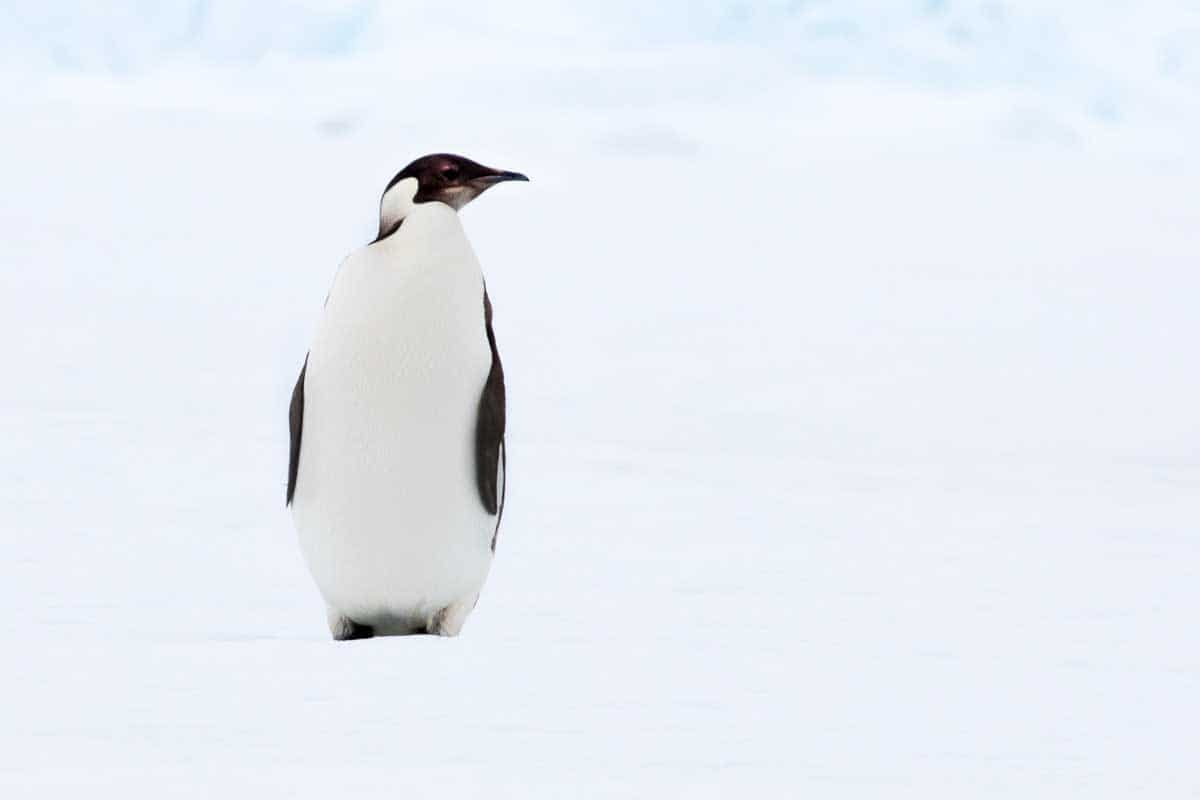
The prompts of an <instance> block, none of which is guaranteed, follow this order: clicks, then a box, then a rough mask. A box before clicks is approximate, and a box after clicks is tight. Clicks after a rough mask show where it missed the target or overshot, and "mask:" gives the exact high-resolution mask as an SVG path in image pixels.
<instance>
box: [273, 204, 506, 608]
mask: <svg viewBox="0 0 1200 800" xmlns="http://www.w3.org/2000/svg"><path fill="white" fill-rule="evenodd" d="M490 367H491V350H490V348H489V346H488V342H487V336H486V331H485V327H484V315H483V276H482V273H481V271H480V268H479V263H478V261H477V260H476V258H475V254H474V252H473V251H472V250H471V246H470V243H469V242H468V241H467V239H466V236H465V234H464V232H463V229H462V225H461V223H460V222H459V219H458V215H457V214H456V213H455V212H454V211H453V210H452V209H450V208H449V207H447V206H445V205H442V204H440V203H425V204H420V205H417V206H414V207H413V208H412V210H411V211H409V212H408V213H407V216H406V217H405V219H404V223H403V225H401V227H400V229H399V230H397V231H396V232H395V233H393V234H392V235H391V236H389V237H387V238H386V239H384V240H383V241H381V242H378V243H375V244H372V245H370V246H368V247H366V248H364V249H362V250H360V251H358V252H357V253H354V254H353V255H351V256H350V257H349V258H347V259H346V261H345V262H344V263H343V264H342V266H341V268H340V270H339V271H338V274H337V277H336V278H335V280H334V284H333V288H332V289H331V291H330V294H329V299H328V301H327V303H326V307H325V310H324V313H323V315H322V317H321V321H320V323H319V325H318V328H317V334H316V337H315V339H314V341H313V346H312V349H311V352H310V354H309V358H308V367H307V372H306V379H305V385H304V425H303V439H302V444H301V450H300V463H299V473H298V475H297V481H296V494H295V498H294V500H293V503H292V507H293V513H294V517H295V520H296V526H297V529H298V531H299V533H300V541H301V546H302V548H303V550H304V553H305V556H306V558H307V560H308V563H309V567H310V569H311V570H312V572H313V575H314V577H315V578H316V580H317V584H318V585H319V587H320V589H321V591H322V594H323V595H324V597H325V600H326V602H327V603H328V604H329V605H330V607H331V608H335V609H337V610H338V611H340V612H341V613H343V614H346V615H349V616H351V617H353V618H355V619H356V620H357V621H359V622H362V623H365V624H370V623H371V621H372V619H374V618H383V617H389V616H397V615H405V614H415V615H420V614H424V613H428V612H432V611H436V610H437V609H438V608H443V607H445V606H446V605H449V604H450V603H454V602H458V601H461V600H462V598H464V597H467V598H468V600H469V599H470V597H473V596H474V594H476V593H478V591H479V588H480V587H481V586H482V584H483V580H484V578H485V577H486V574H487V569H488V566H489V565H490V562H491V549H490V543H491V537H492V532H493V530H494V527H495V522H496V518H495V517H493V516H492V515H490V514H488V513H487V512H486V511H485V510H484V508H483V506H482V504H481V502H480V500H479V493H478V489H477V487H476V484H475V460H474V459H475V450H474V435H475V424H476V415H477V413H478V406H479V398H480V393H481V391H482V389H483V385H484V382H485V380H486V378H487V374H488V370H489V369H490Z"/></svg>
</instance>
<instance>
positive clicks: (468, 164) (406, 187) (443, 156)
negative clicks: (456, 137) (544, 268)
mask: <svg viewBox="0 0 1200 800" xmlns="http://www.w3.org/2000/svg"><path fill="white" fill-rule="evenodd" d="M527 180H529V178H526V177H525V176H524V175H522V174H521V173H519V172H508V171H506V170H499V169H492V168H491V167H485V166H483V165H482V164H478V163H476V162H474V161H472V160H471V159H469V158H464V157H462V156H456V155H453V154H452V153H435V154H433V155H428V156H422V157H421V158H418V159H417V160H416V161H414V162H412V163H411V164H409V165H408V166H407V167H405V168H404V169H402V170H400V171H399V172H398V173H396V177H394V178H392V180H391V182H390V183H389V184H388V185H387V188H385V189H384V190H383V197H382V199H381V201H380V213H379V237H380V238H383V237H384V236H385V235H387V233H389V232H391V231H393V230H395V229H396V227H398V226H399V223H400V221H401V220H403V219H404V217H405V216H406V215H407V213H408V211H409V210H411V208H412V205H413V204H415V203H429V202H439V203H445V204H446V205H448V206H450V207H451V208H453V209H454V210H455V211H457V210H458V209H460V208H462V207H463V206H465V205H466V204H467V203H469V202H471V201H472V200H474V199H475V198H476V197H478V196H479V195H481V194H483V193H484V192H485V191H487V190H488V189H490V188H491V187H493V186H495V185H496V184H497V183H503V182H505V181H527Z"/></svg>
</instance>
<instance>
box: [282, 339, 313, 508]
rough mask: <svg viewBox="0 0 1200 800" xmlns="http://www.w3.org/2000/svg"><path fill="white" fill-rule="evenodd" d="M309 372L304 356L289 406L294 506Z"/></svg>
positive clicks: (289, 501)
mask: <svg viewBox="0 0 1200 800" xmlns="http://www.w3.org/2000/svg"><path fill="white" fill-rule="evenodd" d="M306 372H308V356H307V355H305V356H304V366H303V367H301V368H300V377H299V378H297V379H296V388H294V389H292V403H291V405H290V406H288V428H289V430H290V431H291V434H292V446H291V451H290V454H289V458H288V483H287V503H286V504H285V505H289V506H290V505H291V504H292V497H293V496H294V495H295V494H296V474H297V473H298V472H299V471H300V437H301V435H302V434H303V433H304V373H306Z"/></svg>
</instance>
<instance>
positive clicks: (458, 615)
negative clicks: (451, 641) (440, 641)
mask: <svg viewBox="0 0 1200 800" xmlns="http://www.w3.org/2000/svg"><path fill="white" fill-rule="evenodd" d="M478 599H479V596H478V595H476V596H475V597H472V598H471V599H470V601H466V600H460V601H459V602H457V603H452V604H451V605H448V606H446V607H445V608H443V609H442V610H441V611H439V612H437V613H436V614H434V615H433V616H432V617H430V619H429V624H428V625H427V626H426V630H427V631H428V632H429V633H431V634H433V635H434V636H458V634H459V632H460V631H461V630H462V627H463V624H464V623H466V621H467V615H468V614H470V613H471V609H473V608H475V601H476V600H478Z"/></svg>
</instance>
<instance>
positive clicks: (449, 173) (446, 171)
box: [442, 166, 458, 181]
mask: <svg viewBox="0 0 1200 800" xmlns="http://www.w3.org/2000/svg"><path fill="white" fill-rule="evenodd" d="M442 177H443V178H445V179H446V180H448V181H456V180H458V167H454V166H450V167H442Z"/></svg>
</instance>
